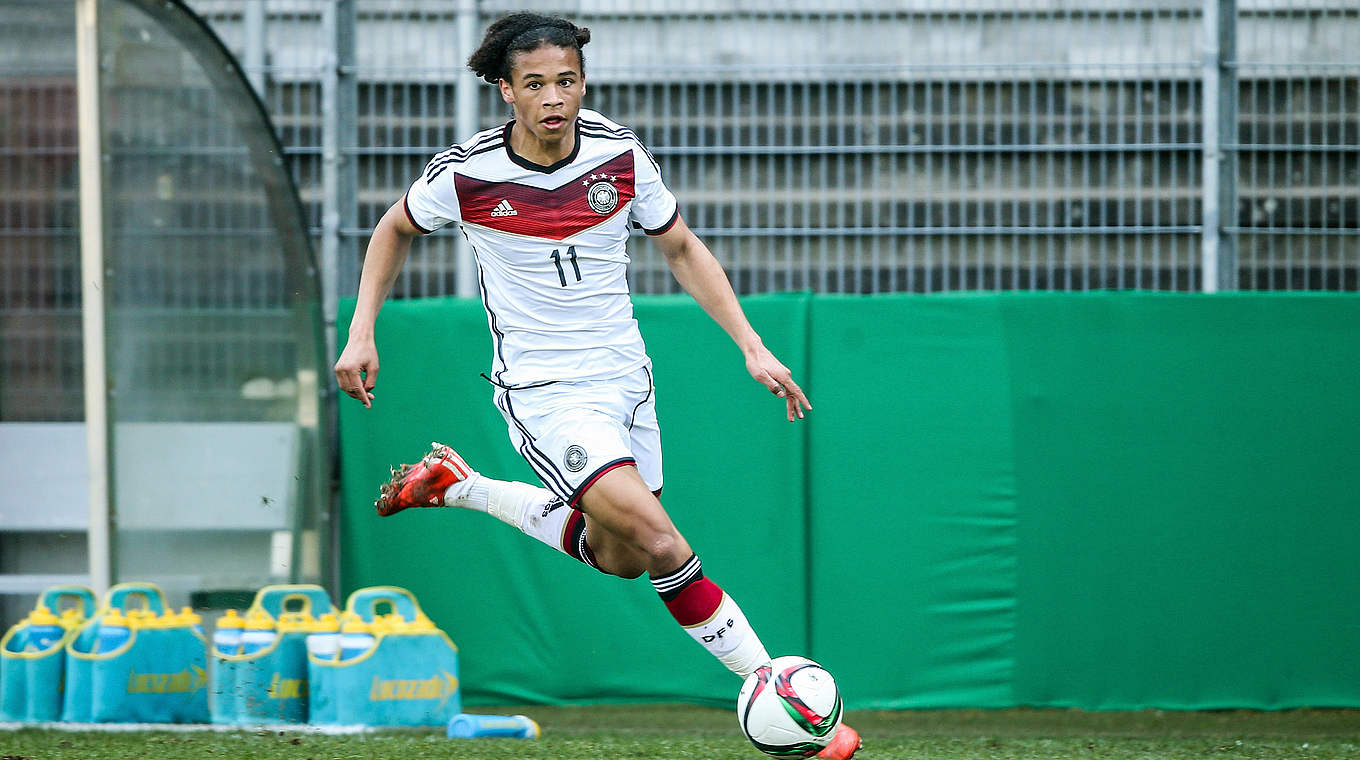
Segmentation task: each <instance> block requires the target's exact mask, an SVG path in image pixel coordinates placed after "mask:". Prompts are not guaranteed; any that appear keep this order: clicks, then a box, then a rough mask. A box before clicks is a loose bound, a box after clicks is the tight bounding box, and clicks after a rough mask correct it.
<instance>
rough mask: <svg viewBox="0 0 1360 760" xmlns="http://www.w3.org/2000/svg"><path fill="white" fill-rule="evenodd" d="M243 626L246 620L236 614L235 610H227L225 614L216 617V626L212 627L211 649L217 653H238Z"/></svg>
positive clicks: (239, 651)
mask: <svg viewBox="0 0 1360 760" xmlns="http://www.w3.org/2000/svg"><path fill="white" fill-rule="evenodd" d="M245 626H246V621H244V620H242V619H241V616H240V615H238V614H236V610H227V614H225V615H223V616H222V617H220V618H218V619H217V627H216V628H214V629H213V649H214V650H215V651H216V652H217V654H240V653H241V629H243V628H245Z"/></svg>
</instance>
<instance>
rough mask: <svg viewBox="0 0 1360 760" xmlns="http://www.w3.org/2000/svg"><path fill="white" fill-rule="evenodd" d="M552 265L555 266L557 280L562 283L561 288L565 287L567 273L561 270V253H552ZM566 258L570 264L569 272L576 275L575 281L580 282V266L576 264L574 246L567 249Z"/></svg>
mask: <svg viewBox="0 0 1360 760" xmlns="http://www.w3.org/2000/svg"><path fill="white" fill-rule="evenodd" d="M551 258H552V260H553V263H554V264H556V265H557V279H559V280H561V281H562V287H564V288H565V287H566V286H567V272H566V270H565V269H563V268H562V252H561V251H553V252H552V256H551ZM567 258H568V260H569V261H570V262H571V271H572V272H574V273H575V274H576V281H577V282H580V281H581V266H580V265H579V264H577V263H576V246H574V245H573V246H568V247H567Z"/></svg>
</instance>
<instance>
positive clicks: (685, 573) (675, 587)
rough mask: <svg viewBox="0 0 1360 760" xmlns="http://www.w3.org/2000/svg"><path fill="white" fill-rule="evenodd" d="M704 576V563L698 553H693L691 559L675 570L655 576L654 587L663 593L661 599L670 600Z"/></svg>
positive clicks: (659, 592) (653, 578)
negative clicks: (700, 560)
mask: <svg viewBox="0 0 1360 760" xmlns="http://www.w3.org/2000/svg"><path fill="white" fill-rule="evenodd" d="M702 577H704V570H703V564H702V563H700V562H699V557H698V556H697V555H694V554H691V555H689V559H687V560H685V563H684V564H683V565H681V566H680V567H678V568H676V569H675V570H672V571H671V572H669V573H666V574H665V575H662V576H659V577H657V576H653V577H652V588H654V589H656V593H658V594H660V595H661V601H663V602H669V601H670V600H672V599H674V598H676V597H677V596H680V592H682V591H684V590H685V589H686V588H688V587H689V585H690V584H691V583H694V582H695V581H697V580H699V579H700V578H702Z"/></svg>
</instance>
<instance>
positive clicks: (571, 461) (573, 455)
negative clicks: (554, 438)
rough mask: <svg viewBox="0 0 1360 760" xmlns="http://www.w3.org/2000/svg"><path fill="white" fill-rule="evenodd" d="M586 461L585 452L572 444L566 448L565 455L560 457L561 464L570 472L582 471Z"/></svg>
mask: <svg viewBox="0 0 1360 760" xmlns="http://www.w3.org/2000/svg"><path fill="white" fill-rule="evenodd" d="M588 460H589V457H587V456H586V450H585V449H583V448H581V447H580V446H577V445H576V444H574V443H573V444H572V445H570V446H568V447H567V452H566V454H564V455H563V456H562V464H565V465H566V466H567V469H568V470H571V471H572V472H580V471H581V470H584V469H585V468H586V462H587V461H588Z"/></svg>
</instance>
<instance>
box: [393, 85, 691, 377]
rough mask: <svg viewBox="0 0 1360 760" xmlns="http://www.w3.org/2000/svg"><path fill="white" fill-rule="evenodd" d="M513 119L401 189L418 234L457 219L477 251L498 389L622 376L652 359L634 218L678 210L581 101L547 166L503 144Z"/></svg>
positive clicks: (634, 152) (622, 133)
mask: <svg viewBox="0 0 1360 760" xmlns="http://www.w3.org/2000/svg"><path fill="white" fill-rule="evenodd" d="M513 123H514V122H511V123H509V124H506V125H505V126H502V127H497V128H495V129H489V130H486V131H484V132H479V133H478V134H477V135H475V136H474V137H473V138H472V139H470V140H468V141H467V142H464V143H462V144H461V145H455V146H454V147H452V148H450V149H448V150H446V151H444V152H443V153H440V154H439V155H437V156H435V157H434V159H433V160H432V161H430V163H429V164H428V165H427V166H426V167H425V171H424V173H423V174H421V176H420V177H418V178H417V179H416V181H415V182H414V183H413V184H412V185H411V189H410V190H408V191H407V193H406V198H405V204H406V215H407V217H408V218H409V219H410V221H411V223H412V224H414V225H415V226H416V227H417V228H419V229H420V230H421V231H422V232H433V231H434V230H437V229H439V228H440V227H443V226H444V225H446V224H449V223H458V224H459V225H460V226H461V227H462V230H463V234H464V235H466V236H467V239H468V241H469V242H470V243H471V244H472V249H473V250H474V251H475V252H476V256H477V270H478V271H477V276H478V279H479V281H480V283H481V291H482V303H483V304H484V305H485V306H486V315H487V322H488V324H489V325H490V327H491V337H492V342H493V355H492V362H491V368H492V374H491V377H492V379H493V380H494V381H495V382H496V383H497V384H499V385H503V386H509V387H514V386H524V385H531V384H534V383H542V382H548V381H553V380H585V379H600V378H609V377H619V376H621V375H624V374H627V373H629V372H632V371H633V370H636V369H637V368H639V367H642V366H644V365H646V364H647V363H648V361H649V360H648V358H647V353H646V348H645V347H644V346H643V343H642V335H641V333H639V332H638V326H637V320H636V319H634V318H633V303H632V300H631V299H630V297H629V293H628V277H627V272H628V252H627V249H626V243H627V241H628V234H629V224H630V223H635V224H637V225H638V226H640V227H641V228H642V229H643V230H645V231H646V232H647V233H648V234H649V235H658V234H661V233H662V232H665V231H666V230H668V229H670V228H671V226H672V225H674V224H675V220H676V219H677V218H678V215H679V211H678V209H677V207H676V202H675V196H674V195H672V194H671V192H670V190H668V189H667V188H666V186H665V184H664V183H663V182H662V181H661V170H660V168H659V167H658V166H657V164H656V160H655V159H653V158H652V155H651V153H650V152H648V151H647V149H646V148H645V147H643V145H642V142H641V141H639V140H638V138H637V135H635V134H633V132H632V131H631V130H629V129H627V128H624V127H621V126H619V125H618V124H616V123H614V122H612V121H610V120H608V119H606V118H605V117H603V116H601V115H600V114H598V113H596V112H594V111H589V110H586V109H581V111H580V113H579V115H578V117H577V120H576V147H575V149H574V151H573V152H572V154H571V155H569V156H567V157H566V158H564V159H562V160H561V161H558V162H557V163H555V164H553V165H551V166H540V165H539V164H535V163H533V162H531V161H528V160H526V159H524V158H523V157H521V156H519V155H518V154H516V153H515V152H514V151H512V150H511V148H510V129H511V125H512V124H513Z"/></svg>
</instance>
